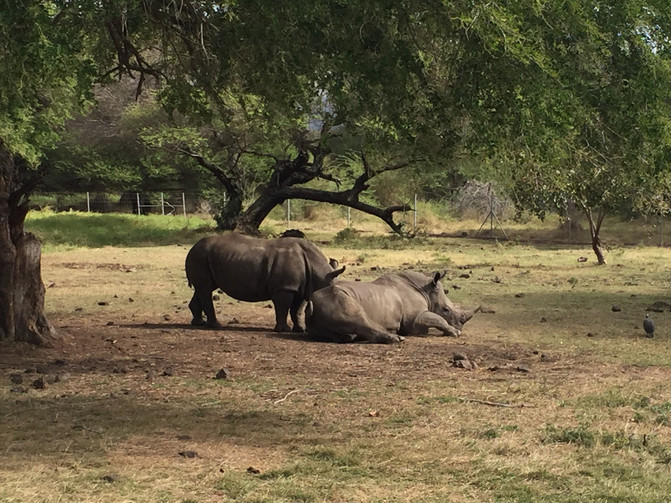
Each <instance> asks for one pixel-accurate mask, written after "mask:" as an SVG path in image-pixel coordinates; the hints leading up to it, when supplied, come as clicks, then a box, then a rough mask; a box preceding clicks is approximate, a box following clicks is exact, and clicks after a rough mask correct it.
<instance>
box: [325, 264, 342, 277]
mask: <svg viewBox="0 0 671 503" xmlns="http://www.w3.org/2000/svg"><path fill="white" fill-rule="evenodd" d="M343 272H345V266H342V267H341V268H340V269H336V270H335V271H331V272H330V273H328V274H326V279H335V278H337V277H338V276H340V275H341V274H342V273H343Z"/></svg>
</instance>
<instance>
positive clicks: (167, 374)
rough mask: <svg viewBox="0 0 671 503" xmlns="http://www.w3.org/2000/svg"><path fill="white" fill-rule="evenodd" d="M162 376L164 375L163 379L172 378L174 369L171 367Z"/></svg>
mask: <svg viewBox="0 0 671 503" xmlns="http://www.w3.org/2000/svg"><path fill="white" fill-rule="evenodd" d="M162 375H163V377H172V375H173V372H172V369H171V368H170V367H168V368H167V369H165V370H164V371H163V374H162Z"/></svg>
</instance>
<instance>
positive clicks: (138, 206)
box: [135, 192, 142, 215]
mask: <svg viewBox="0 0 671 503" xmlns="http://www.w3.org/2000/svg"><path fill="white" fill-rule="evenodd" d="M135 197H136V198H137V214H138V215H142V208H140V193H139V192H136V193H135Z"/></svg>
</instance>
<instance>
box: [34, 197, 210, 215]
mask: <svg viewBox="0 0 671 503" xmlns="http://www.w3.org/2000/svg"><path fill="white" fill-rule="evenodd" d="M202 204H203V201H202V197H200V196H199V195H198V194H195V193H191V194H187V193H186V192H180V191H166V192H121V193H109V192H48V193H34V194H32V196H31V198H30V208H31V209H33V210H42V209H45V208H50V209H52V210H53V211H56V212H60V211H82V212H89V213H91V212H93V213H134V214H136V215H148V214H161V215H184V216H185V217H186V215H187V213H196V212H199V211H202V208H201V206H202Z"/></svg>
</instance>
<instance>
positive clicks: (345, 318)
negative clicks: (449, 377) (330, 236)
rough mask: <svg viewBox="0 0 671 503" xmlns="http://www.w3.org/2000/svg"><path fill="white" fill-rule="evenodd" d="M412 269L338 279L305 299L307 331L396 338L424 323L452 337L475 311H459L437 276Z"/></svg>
mask: <svg viewBox="0 0 671 503" xmlns="http://www.w3.org/2000/svg"><path fill="white" fill-rule="evenodd" d="M443 276H444V274H443V275H441V274H440V273H435V274H434V276H433V277H430V276H426V275H425V274H421V273H418V272H413V271H403V272H400V273H398V274H387V275H385V276H382V277H380V278H378V279H376V280H375V281H373V282H370V283H366V282H354V281H341V282H338V283H337V284H334V285H332V286H329V287H326V288H324V289H322V290H319V291H317V292H315V293H314V295H313V296H312V299H311V301H310V302H309V304H308V309H307V313H306V323H307V330H308V332H309V333H310V334H311V335H313V336H314V337H317V338H319V339H325V340H330V341H335V342H354V341H358V340H362V341H368V342H374V343H392V342H400V341H402V340H403V339H404V336H407V335H422V334H427V333H428V331H429V329H430V328H436V329H438V330H440V331H441V332H442V333H443V334H444V335H450V336H458V335H459V334H460V333H461V328H462V327H463V325H464V323H466V322H467V321H468V320H470V319H471V318H472V317H473V315H474V314H475V313H476V312H477V311H479V310H480V308H479V307H478V308H477V309H474V310H470V311H469V310H463V309H461V308H460V307H459V306H458V305H456V304H454V303H452V302H451V301H450V300H449V299H448V298H447V295H445V291H444V290H443V286H442V285H441V284H440V278H442V277H443Z"/></svg>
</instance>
